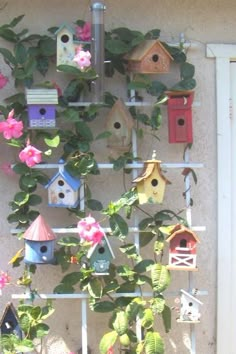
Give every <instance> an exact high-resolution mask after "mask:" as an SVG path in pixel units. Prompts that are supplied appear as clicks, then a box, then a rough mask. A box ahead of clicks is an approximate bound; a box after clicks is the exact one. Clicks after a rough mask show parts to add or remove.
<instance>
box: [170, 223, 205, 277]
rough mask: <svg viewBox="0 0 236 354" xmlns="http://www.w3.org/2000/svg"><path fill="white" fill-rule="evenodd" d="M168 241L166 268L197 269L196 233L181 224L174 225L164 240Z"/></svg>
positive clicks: (197, 239) (197, 240)
mask: <svg viewBox="0 0 236 354" xmlns="http://www.w3.org/2000/svg"><path fill="white" fill-rule="evenodd" d="M166 241H167V242H169V243H170V248H169V265H168V266H167V268H168V269H175V270H188V271H197V270H198V269H197V267H196V260H197V252H196V246H197V243H198V242H200V240H199V238H198V237H197V235H196V234H195V233H194V232H193V231H191V230H190V229H188V228H187V227H185V226H183V225H179V224H178V225H176V226H175V227H174V229H173V230H172V232H171V234H170V236H169V237H168V238H167V240H166Z"/></svg>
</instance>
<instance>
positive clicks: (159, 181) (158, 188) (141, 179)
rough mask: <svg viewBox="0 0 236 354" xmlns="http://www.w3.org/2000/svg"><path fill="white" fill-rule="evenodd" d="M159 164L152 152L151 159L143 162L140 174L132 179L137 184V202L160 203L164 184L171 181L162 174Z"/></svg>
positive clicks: (163, 192)
mask: <svg viewBox="0 0 236 354" xmlns="http://www.w3.org/2000/svg"><path fill="white" fill-rule="evenodd" d="M160 164H161V161H160V160H155V153H154V154H153V157H152V160H147V161H145V162H144V167H143V171H142V173H141V175H140V176H138V177H137V178H135V179H134V180H133V183H136V186H137V192H138V198H139V204H145V203H162V201H163V198H164V194H165V187H166V184H170V183H171V182H170V181H168V179H167V178H166V177H165V176H164V175H163V173H162V171H161V167H160Z"/></svg>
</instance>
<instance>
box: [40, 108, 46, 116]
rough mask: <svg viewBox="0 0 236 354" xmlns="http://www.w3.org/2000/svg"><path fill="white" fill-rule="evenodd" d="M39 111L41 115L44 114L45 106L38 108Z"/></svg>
mask: <svg viewBox="0 0 236 354" xmlns="http://www.w3.org/2000/svg"><path fill="white" fill-rule="evenodd" d="M39 113H40V114H41V116H44V115H45V113H46V109H45V108H40V110H39Z"/></svg>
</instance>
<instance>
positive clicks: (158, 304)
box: [150, 295, 166, 314]
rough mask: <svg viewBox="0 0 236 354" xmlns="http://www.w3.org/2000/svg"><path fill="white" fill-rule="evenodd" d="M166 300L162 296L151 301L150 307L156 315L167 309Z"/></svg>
mask: <svg viewBox="0 0 236 354" xmlns="http://www.w3.org/2000/svg"><path fill="white" fill-rule="evenodd" d="M165 302H166V301H165V299H164V297H163V296H162V295H158V296H156V297H154V298H152V299H151V300H150V306H151V309H152V312H153V313H154V314H160V313H162V311H163V310H164V308H165Z"/></svg>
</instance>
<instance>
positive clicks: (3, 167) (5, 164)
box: [0, 162, 15, 176]
mask: <svg viewBox="0 0 236 354" xmlns="http://www.w3.org/2000/svg"><path fill="white" fill-rule="evenodd" d="M0 168H1V170H2V171H3V172H4V173H5V175H7V176H14V175H15V172H14V171H13V169H12V167H11V164H10V163H9V162H3V163H2V164H1V166H0Z"/></svg>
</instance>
